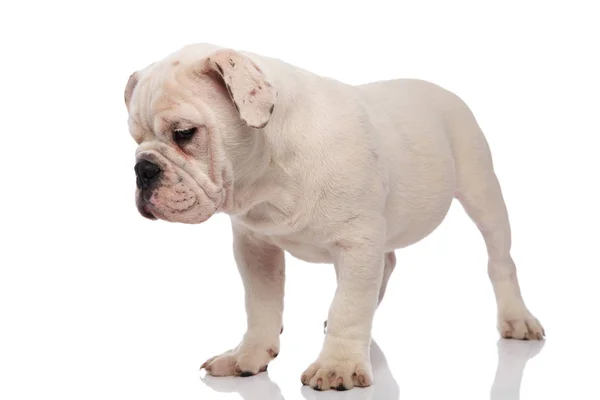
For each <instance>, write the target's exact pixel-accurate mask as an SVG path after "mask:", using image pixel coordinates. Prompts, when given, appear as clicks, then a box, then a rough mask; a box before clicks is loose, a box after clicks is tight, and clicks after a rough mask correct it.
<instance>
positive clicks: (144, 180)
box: [133, 160, 160, 189]
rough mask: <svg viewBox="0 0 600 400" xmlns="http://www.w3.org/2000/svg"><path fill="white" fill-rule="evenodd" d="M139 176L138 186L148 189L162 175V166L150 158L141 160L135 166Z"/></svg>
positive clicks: (136, 174)
mask: <svg viewBox="0 0 600 400" xmlns="http://www.w3.org/2000/svg"><path fill="white" fill-rule="evenodd" d="M133 169H134V170H135V176H136V177H137V179H136V183H137V187H139V188H140V189H146V188H147V187H148V186H150V184H151V183H152V182H154V181H155V180H156V178H158V175H160V167H159V166H158V165H156V164H154V163H152V162H150V161H148V160H141V161H138V163H137V164H135V167H134V168H133Z"/></svg>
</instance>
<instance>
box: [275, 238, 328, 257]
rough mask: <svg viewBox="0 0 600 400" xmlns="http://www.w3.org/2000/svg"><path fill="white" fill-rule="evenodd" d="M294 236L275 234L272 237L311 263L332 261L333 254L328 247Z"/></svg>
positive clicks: (289, 250) (292, 252)
mask: <svg viewBox="0 0 600 400" xmlns="http://www.w3.org/2000/svg"><path fill="white" fill-rule="evenodd" d="M294 236H295V235H291V236H275V237H271V238H270V239H271V241H272V242H273V243H274V244H275V245H277V246H279V247H280V248H282V249H283V250H285V251H287V252H288V253H290V254H291V255H292V256H294V257H296V258H298V259H300V260H302V261H306V262H310V263H331V262H332V259H331V254H330V252H329V250H328V249H327V248H326V247H324V246H320V245H318V244H315V243H312V242H311V241H307V240H304V239H303V238H301V237H294Z"/></svg>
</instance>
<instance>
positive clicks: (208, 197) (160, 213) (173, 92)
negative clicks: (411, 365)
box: [125, 45, 277, 223]
mask: <svg viewBox="0 0 600 400" xmlns="http://www.w3.org/2000/svg"><path fill="white" fill-rule="evenodd" d="M276 97H277V92H276V91H275V89H274V88H273V86H272V85H271V83H269V81H268V80H267V78H266V76H265V74H264V73H263V71H262V70H261V68H260V67H259V66H258V65H257V64H256V63H255V62H253V61H252V60H251V59H250V58H249V57H248V56H246V55H243V54H241V53H240V52H236V51H233V50H228V49H217V48H215V47H212V46H209V45H193V46H188V47H186V48H184V49H182V50H180V51H178V52H176V53H174V54H172V55H170V56H169V57H167V58H165V59H164V60H162V61H160V62H157V63H154V64H152V65H150V66H149V67H147V68H146V69H144V70H141V71H137V72H134V73H133V74H132V75H131V77H130V78H129V81H128V82H127V85H126V87H125V104H126V106H127V110H128V112H129V130H130V132H131V135H132V136H133V138H134V139H135V141H136V142H137V143H138V145H139V146H138V148H137V150H136V164H135V168H134V169H135V174H136V180H137V190H136V203H137V207H138V210H139V212H140V213H141V214H142V215H143V216H145V217H147V218H150V219H156V218H160V219H163V220H167V221H172V222H184V223H200V222H203V221H206V220H207V219H208V218H210V216H212V215H213V214H214V213H216V212H218V211H220V210H222V209H223V208H224V207H225V206H226V205H227V203H228V202H229V201H231V196H232V193H231V191H232V190H233V170H232V165H231V163H232V161H231V154H228V153H231V152H235V151H238V152H239V151H241V150H242V149H243V147H244V143H248V140H246V137H247V136H248V135H252V134H255V133H256V132H252V131H253V130H255V129H261V128H264V127H265V126H266V125H267V123H268V122H269V120H270V118H271V115H272V113H273V109H274V106H275V100H276ZM236 149H237V150H236ZM246 150H247V151H249V150H250V149H246Z"/></svg>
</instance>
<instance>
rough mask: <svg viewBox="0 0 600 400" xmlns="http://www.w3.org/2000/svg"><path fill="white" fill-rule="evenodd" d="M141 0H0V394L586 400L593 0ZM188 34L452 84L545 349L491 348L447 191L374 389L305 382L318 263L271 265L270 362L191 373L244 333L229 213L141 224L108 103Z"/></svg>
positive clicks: (399, 303)
mask: <svg viewBox="0 0 600 400" xmlns="http://www.w3.org/2000/svg"><path fill="white" fill-rule="evenodd" d="M156 3H157V2H149V1H135V2H134V1H123V2H112V3H111V2H106V3H103V2H94V3H92V2H75V1H73V2H70V3H69V2H66V1H51V2H50V1H48V2H42V1H38V2H19V3H17V2H14V3H12V4H9V3H8V2H3V3H2V6H0V41H1V44H2V61H1V63H0V68H1V73H0V100H1V108H0V109H1V111H0V115H1V117H2V118H1V119H2V123H1V124H0V137H1V138H2V140H1V144H0V150H1V152H0V166H1V169H0V177H1V183H2V184H1V185H0V193H1V195H0V210H1V212H2V216H1V217H0V230H1V235H2V240H1V241H0V246H1V247H0V265H1V268H0V398H2V399H7V400H8V399H10V400H12V399H33V398H61V399H131V398H134V399H142V398H143V399H235V398H238V399H239V398H240V395H241V396H242V397H243V398H245V399H269V398H283V397H284V398H285V399H288V400H289V399H303V398H307V399H317V398H344V399H366V398H373V399H397V398H398V396H400V398H401V399H403V400H405V399H433V398H446V399H486V398H490V396H491V398H492V399H495V400H497V399H504V398H506V399H512V398H517V396H518V393H519V390H520V393H521V399H542V398H549V397H550V396H552V395H555V396H558V397H560V398H577V399H597V398H599V397H600V388H599V387H598V383H597V379H598V376H599V375H600V367H599V364H598V362H599V357H600V345H599V342H598V330H599V328H600V322H599V314H600V313H599V312H598V310H599V305H600V294H599V292H598V288H597V286H598V282H599V277H600V273H599V267H600V260H599V256H598V246H599V241H598V239H599V233H598V229H599V226H600V216H599V212H598V206H599V204H600V197H599V195H598V186H599V183H600V179H599V173H600V162H599V161H598V144H599V136H600V122H599V120H600V118H599V116H600V101H599V96H600V78H599V75H600V74H599V72H600V62H599V60H598V56H599V48H600V45H599V38H600V29H599V26H600V25H599V24H598V20H599V16H600V15H599V13H598V11H596V10H595V9H594V7H593V5H594V3H595V2H594V1H589V2H580V1H569V2H560V3H561V4H563V5H562V6H556V5H554V4H555V3H559V2H550V1H539V2H533V1H518V2H517V1H514V2H510V1H504V2H494V3H492V2H481V1H472V2H464V1H437V2H434V1H416V0H414V1H411V2H403V1H402V2H398V1H389V2H387V3H383V2H377V1H368V2H358V3H360V4H361V5H360V6H354V5H350V3H351V2H344V3H340V4H338V5H334V3H333V2H326V1H323V0H322V1H319V2H314V3H312V2H307V1H302V2H284V1H279V2H275V1H273V2H259V1H246V2H238V3H235V2H221V1H218V0H214V1H199V0H197V1H169V2H162V3H163V4H162V5H156ZM151 4H152V5H151ZM193 42H211V43H215V44H219V45H222V46H228V47H233V48H237V49H243V50H249V51H252V52H256V53H261V54H264V55H269V56H273V57H276V58H280V59H283V60H285V61H287V62H290V63H292V64H296V65H298V66H300V67H304V68H306V69H309V70H312V71H313V72H315V73H318V74H321V75H325V76H330V77H334V78H336V79H339V80H341V81H344V82H347V83H350V84H359V83H365V82H369V81H375V80H382V79H391V78H400V77H413V78H421V79H426V80H430V81H433V82H435V83H437V84H439V85H441V86H444V87H445V88H447V89H449V90H451V91H453V92H455V93H457V94H458V95H459V96H461V97H462V98H463V99H464V100H465V101H466V102H467V103H468V104H469V105H470V107H471V108H472V109H473V111H474V113H475V115H476V117H477V119H478V121H479V123H480V124H481V126H482V128H483V130H484V132H485V133H486V135H487V138H488V141H489V143H490V146H491V148H492V152H493V156H494V162H495V165H496V170H497V173H498V176H499V178H500V181H501V185H502V188H503V191H504V196H505V199H506V202H507V204H508V208H509V213H510V218H511V223H512V228H513V239H514V240H513V243H514V246H513V256H514V258H515V260H516V262H517V267H518V270H519V276H520V280H521V285H522V289H523V292H524V296H525V300H526V303H527V305H528V306H529V308H530V309H531V310H532V312H533V313H534V314H535V315H536V316H537V317H538V318H539V319H540V320H541V321H542V323H543V324H544V325H545V328H546V331H547V334H548V338H547V340H546V342H545V344H543V345H542V344H539V343H534V342H512V341H500V342H498V335H497V333H496V330H495V304H494V298H493V294H492V289H491V285H490V284H489V282H488V278H487V275H486V263H487V257H486V253H485V246H484V244H483V240H482V239H481V237H480V235H479V232H478V231H477V229H476V228H475V226H474V224H472V222H471V221H470V220H469V219H468V217H467V216H466V215H465V214H464V212H463V210H462V209H461V207H460V205H459V204H458V203H456V204H454V205H453V207H452V208H451V210H450V213H449V215H448V217H447V219H446V220H445V221H444V223H443V224H442V225H441V226H440V228H439V229H438V230H437V231H435V232H434V233H433V234H432V235H431V236H430V237H428V238H427V239H425V240H424V241H422V242H421V243H419V244H416V245H414V246H412V247H410V248H408V249H405V250H402V251H399V252H398V267H397V268H396V272H395V274H394V276H392V279H391V282H390V286H389V289H388V293H387V296H386V298H385V300H384V302H383V304H382V306H381V308H380V309H379V310H378V312H377V315H376V321H375V327H374V334H373V335H374V339H375V342H376V344H377V346H378V347H376V348H374V349H373V358H374V360H373V363H374V369H375V385H374V386H373V387H371V388H369V389H357V390H353V391H349V392H344V393H316V392H314V391H312V389H309V388H306V387H305V388H302V387H301V384H300V374H301V373H302V371H303V370H304V369H305V368H306V367H307V366H308V364H309V363H310V362H312V361H313V360H314V359H315V358H316V356H317V354H318V352H319V350H320V344H321V341H322V338H323V336H322V322H323V320H324V319H325V317H326V315H327V310H328V306H329V302H330V300H331V298H332V295H333V292H334V289H335V276H334V272H333V268H332V267H331V266H327V265H310V264H306V263H302V262H300V261H297V260H295V259H293V258H291V257H288V258H287V265H288V268H287V274H288V281H287V286H286V291H287V293H286V312H285V316H284V324H285V331H284V333H283V336H282V344H281V346H282V349H281V354H280V356H279V357H278V358H277V360H275V361H274V362H272V363H271V365H270V367H269V371H268V373H265V374H260V375H259V376H256V377H253V378H224V379H206V382H204V381H203V380H202V378H203V377H204V372H202V373H200V372H199V371H198V367H199V366H200V364H201V363H202V362H203V361H204V360H205V359H206V358H208V357H210V356H212V355H214V354H216V353H219V352H222V351H224V350H227V349H229V348H231V347H233V346H235V345H236V344H237V343H238V341H239V339H240V338H241V335H242V334H243V332H244V329H245V315H244V307H243V292H242V285H241V281H240V279H239V278H238V276H237V270H236V267H235V265H234V261H233V257H232V254H231V250H230V248H231V237H230V232H229V221H228V218H227V216H225V215H217V216H215V217H213V218H212V219H211V220H209V221H208V222H206V223H204V224H203V225H201V226H185V225H181V224H168V223H165V222H151V221H148V220H145V219H143V218H142V217H141V216H139V215H138V213H137V211H136V209H135V206H134V197H133V194H134V187H135V179H134V173H133V165H134V150H135V143H134V141H133V139H131V137H130V136H129V134H128V131H127V125H126V120H127V115H126V109H125V106H124V104H123V89H124V86H125V83H126V81H127V78H128V77H129V74H130V73H132V72H133V71H134V70H136V69H141V68H143V67H145V66H146V65H147V64H149V63H151V62H153V61H155V60H158V59H160V58H162V57H164V56H166V55H167V54H169V53H171V52H172V51H175V50H177V49H178V48H180V47H182V46H184V45H186V44H188V43H193ZM457 288H458V289H457ZM542 347H543V348H542ZM538 352H539V354H538V355H537V356H536V357H535V358H532V359H531V360H530V361H529V363H528V365H527V368H526V369H525V370H524V372H523V367H524V366H525V363H526V362H527V360H528V359H529V358H530V357H532V356H533V355H535V354H536V353H538ZM495 379H496V381H495V382H496V383H495V385H494V380H495ZM521 380H522V381H521ZM213 388H214V389H213ZM221 391H225V392H238V393H239V394H235V393H233V394H232V393H229V394H225V393H221Z"/></svg>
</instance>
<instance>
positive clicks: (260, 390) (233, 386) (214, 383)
mask: <svg viewBox="0 0 600 400" xmlns="http://www.w3.org/2000/svg"><path fill="white" fill-rule="evenodd" d="M202 382H204V383H205V384H206V385H207V386H208V387H210V388H211V389H212V390H214V391H216V392H221V393H238V394H239V395H240V396H241V397H242V399H244V400H271V399H274V400H281V399H283V398H284V397H283V395H282V394H281V390H280V389H279V386H277V384H276V383H275V382H273V381H272V380H271V379H270V378H269V375H268V374H267V373H263V374H258V375H255V376H252V377H248V378H244V379H240V378H238V377H233V376H224V377H215V376H210V375H208V374H207V375H205V376H204V377H203V378H202Z"/></svg>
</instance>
